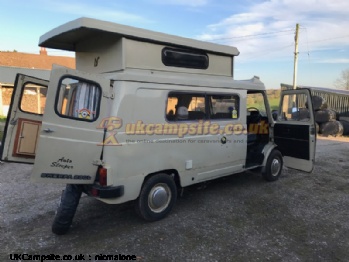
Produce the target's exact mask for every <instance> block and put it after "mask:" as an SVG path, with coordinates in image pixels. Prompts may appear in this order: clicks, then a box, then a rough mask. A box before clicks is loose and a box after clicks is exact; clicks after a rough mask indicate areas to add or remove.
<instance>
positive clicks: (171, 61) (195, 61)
mask: <svg viewBox="0 0 349 262" xmlns="http://www.w3.org/2000/svg"><path fill="white" fill-rule="evenodd" d="M161 58H162V63H163V64H164V65H166V66H174V67H184V68H194V69H207V68H208V65H209V60H208V55H207V54H206V53H204V52H199V51H192V50H184V49H177V48H170V47H165V48H164V49H162V52H161Z"/></svg>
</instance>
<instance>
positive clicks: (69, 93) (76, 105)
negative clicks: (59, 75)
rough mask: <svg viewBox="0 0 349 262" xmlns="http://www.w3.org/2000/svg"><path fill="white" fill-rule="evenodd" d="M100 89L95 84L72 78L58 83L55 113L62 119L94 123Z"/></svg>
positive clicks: (96, 115)
mask: <svg viewBox="0 0 349 262" xmlns="http://www.w3.org/2000/svg"><path fill="white" fill-rule="evenodd" d="M100 98H101V87H100V86H99V85H98V84H97V83H93V82H89V81H86V80H82V79H76V78H73V77H66V78H63V79H62V80H61V81H60V87H59V89H58V93H57V97H56V112H57V114H58V115H60V116H62V117H67V118H72V119H77V120H82V121H94V120H96V119H97V118H98V112H99V103H100Z"/></svg>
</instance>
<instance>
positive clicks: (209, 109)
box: [165, 90, 241, 123]
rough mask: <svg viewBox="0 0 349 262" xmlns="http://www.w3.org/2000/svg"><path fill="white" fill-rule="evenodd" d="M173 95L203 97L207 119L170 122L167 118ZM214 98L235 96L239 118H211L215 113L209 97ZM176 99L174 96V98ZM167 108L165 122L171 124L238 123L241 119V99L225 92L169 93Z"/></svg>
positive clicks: (173, 91) (236, 94)
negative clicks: (169, 102)
mask: <svg viewBox="0 0 349 262" xmlns="http://www.w3.org/2000/svg"><path fill="white" fill-rule="evenodd" d="M172 94H188V95H191V96H196V95H197V96H203V97H204V99H205V117H204V118H203V119H185V120H170V119H168V118H167V110H168V99H169V97H171V95H172ZM210 96H211V97H212V96H235V97H236V98H238V110H237V111H238V112H237V113H238V117H237V118H211V112H213V108H212V104H211V102H210V100H209V99H208V98H209V97H210ZM172 97H174V96H172ZM165 103H166V106H165V120H166V122H169V123H178V122H198V121H217V122H218V121H237V120H239V119H240V118H241V97H240V95H239V94H238V93H225V92H217V93H216V92H200V91H193V92H192V91H183V90H182V91H175V90H172V91H169V92H168V94H167V98H166V101H165Z"/></svg>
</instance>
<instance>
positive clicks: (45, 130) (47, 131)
mask: <svg viewBox="0 0 349 262" xmlns="http://www.w3.org/2000/svg"><path fill="white" fill-rule="evenodd" d="M43 131H44V132H46V133H52V132H54V130H52V129H50V128H45V129H44V130H43Z"/></svg>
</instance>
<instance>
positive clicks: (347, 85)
mask: <svg viewBox="0 0 349 262" xmlns="http://www.w3.org/2000/svg"><path fill="white" fill-rule="evenodd" d="M334 86H335V87H336V88H338V89H346V90H349V69H346V70H343V71H342V73H341V74H340V77H339V78H337V80H336V81H335V82H334Z"/></svg>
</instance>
